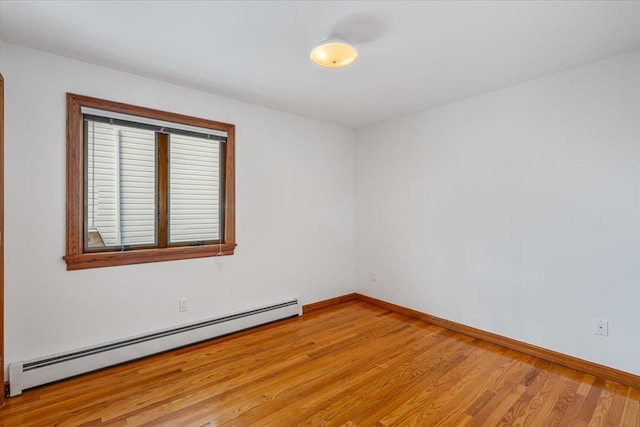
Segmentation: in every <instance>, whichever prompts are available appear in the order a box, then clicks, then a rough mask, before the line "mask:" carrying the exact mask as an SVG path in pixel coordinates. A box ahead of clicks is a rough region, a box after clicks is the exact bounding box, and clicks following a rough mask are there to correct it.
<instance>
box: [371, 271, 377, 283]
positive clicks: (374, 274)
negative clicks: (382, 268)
mask: <svg viewBox="0 0 640 427" xmlns="http://www.w3.org/2000/svg"><path fill="white" fill-rule="evenodd" d="M371 282H372V283H375V282H376V273H371Z"/></svg>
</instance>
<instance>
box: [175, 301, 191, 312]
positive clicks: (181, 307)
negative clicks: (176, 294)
mask: <svg viewBox="0 0 640 427" xmlns="http://www.w3.org/2000/svg"><path fill="white" fill-rule="evenodd" d="M188 302H189V299H188V298H180V299H179V300H178V307H179V310H180V311H187V310H189V304H188Z"/></svg>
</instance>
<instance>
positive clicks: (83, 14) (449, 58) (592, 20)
mask: <svg viewBox="0 0 640 427" xmlns="http://www.w3.org/2000/svg"><path fill="white" fill-rule="evenodd" d="M333 33H338V34H342V35H343V36H345V37H346V38H348V39H350V40H351V41H352V42H353V43H354V44H355V45H356V47H357V48H358V50H359V54H360V56H359V58H358V60H357V61H356V63H355V64H353V65H352V66H350V67H348V68H345V69H322V68H319V67H317V66H315V65H313V64H312V63H311V62H310V61H309V53H310V51H311V49H312V48H313V47H314V45H315V44H317V43H318V42H319V41H321V40H323V39H325V38H327V37H329V36H330V35H332V34H333ZM0 37H1V38H2V40H3V41H4V42H9V43H16V44H20V45H24V46H28V47H32V48H36V49H40V50H44V51H49V52H53V53H57V54H60V55H64V56H68V57H72V58H77V59H80V60H83V61H87V62H91V63H95V64H99V65H104V66H108V67H112V68H116V69H120V70H124V71H128V72H132V73H136V74H140V75H143V76H147V77H152V78H156V79H160V80H164V81H168V82H172V83H176V84H180V85H183V86H187V87H192V88H197V89H200V90H204V91H207V92H211V93H215V94H218V95H223V96H227V97H231V98H236V99H240V100H243V101H248V102H251V103H255V104H259V105H264V106H267V107H271V108H275V109H278V110H282V111H286V112H290V113H293V114H297V115H301V116H305V117H310V118H313V119H317V120H321V121H326V122H330V123H335V124H338V125H342V126H347V127H352V128H359V127H363V126H367V125H371V124H374V123H376V122H379V121H384V120H389V119H392V118H396V117H400V116H404V115H407V114H410V113H413V112H417V111H421V110H425V109H428V108H431V107H434V106H437V105H442V104H446V103H449V102H453V101H456V100H460V99H463V98H468V97H470V96H474V95H477V94H480V93H484V92H487V91H491V90H494V89H498V88H501V87H505V86H509V85H512V84H516V83H519V82H523V81H527V80H530V79H533V78H536V77H540V76H544V75H547V74H551V73H555V72H558V71H562V70H565V69H569V68H572V67H575V66H578V65H583V64H587V63H589V62H593V61H596V60H599V59H603V58H606V57H609V56H612V55H616V54H618V53H622V52H625V51H630V50H634V49H638V48H640V1H566V2H551V1H545V2H542V1H530V2H522V1H517V2H516V1H514V2H507V1H499V2H497V1H496V2H494V1H490V2H487V1H469V2H462V1H431V2H426V1H425V2H418V1H412V2H409V1H389V2H385V1H331V2H330V1H316V2H311V1H255V2H250V1H237V2H212V1H210V2H188V1H140V2H121V1H101V2H97V1H94V2H89V1H86V2H80V1H6V0H1V1H0Z"/></svg>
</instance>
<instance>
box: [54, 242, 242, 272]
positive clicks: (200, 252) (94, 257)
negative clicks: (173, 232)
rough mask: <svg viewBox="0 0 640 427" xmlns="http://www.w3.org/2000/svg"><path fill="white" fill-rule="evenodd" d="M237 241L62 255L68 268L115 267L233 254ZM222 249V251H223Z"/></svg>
mask: <svg viewBox="0 0 640 427" xmlns="http://www.w3.org/2000/svg"><path fill="white" fill-rule="evenodd" d="M235 247H236V244H235V243H225V244H223V245H222V248H221V247H220V246H219V245H206V246H181V247H176V248H162V249H156V248H154V249H137V250H132V251H124V252H99V253H83V254H77V255H66V256H64V257H62V258H63V259H64V260H65V261H66V263H67V270H69V271H71V270H84V269H87V268H99V267H113V266H116V265H129V264H143V263H148V262H161V261H172V260H179V259H190V258H205V257H214V256H217V255H219V254H220V253H222V255H233V252H234V250H235ZM221 249H222V252H221Z"/></svg>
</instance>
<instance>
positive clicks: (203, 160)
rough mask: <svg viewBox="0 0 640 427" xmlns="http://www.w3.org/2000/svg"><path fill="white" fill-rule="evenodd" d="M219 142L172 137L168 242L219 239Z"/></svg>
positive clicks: (178, 136)
mask: <svg viewBox="0 0 640 427" xmlns="http://www.w3.org/2000/svg"><path fill="white" fill-rule="evenodd" d="M220 145H221V144H220V143H219V142H216V141H210V140H206V139H203V138H194V137H189V136H182V135H171V136H170V139H169V242H170V243H181V242H199V241H211V240H218V239H219V238H220V201H221V197H220V196H221V194H220V188H221V186H220V178H221V177H220V170H221V168H220V153H221V149H220V148H221V147H220Z"/></svg>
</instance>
